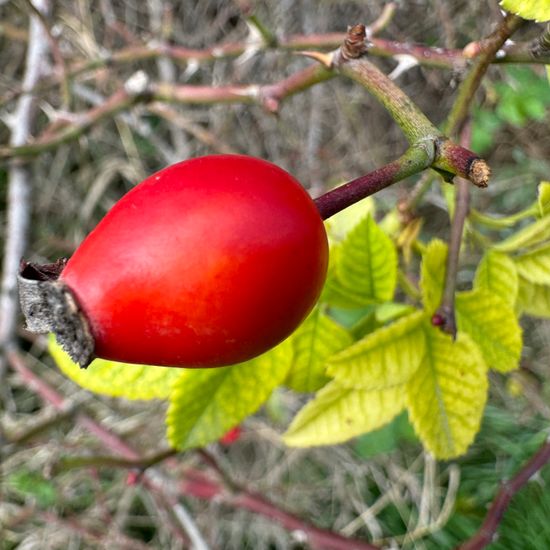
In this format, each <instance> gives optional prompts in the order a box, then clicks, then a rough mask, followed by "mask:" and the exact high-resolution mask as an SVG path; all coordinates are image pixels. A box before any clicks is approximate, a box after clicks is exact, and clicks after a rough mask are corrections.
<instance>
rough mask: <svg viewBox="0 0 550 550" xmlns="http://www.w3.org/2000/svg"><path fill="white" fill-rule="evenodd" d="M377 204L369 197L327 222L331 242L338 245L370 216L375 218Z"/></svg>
mask: <svg viewBox="0 0 550 550" xmlns="http://www.w3.org/2000/svg"><path fill="white" fill-rule="evenodd" d="M374 212H375V203H374V199H373V198H372V197H367V198H366V199H363V200H361V201H359V202H356V203H355V204H352V205H351V206H348V207H347V208H344V210H341V211H340V212H338V213H337V214H335V215H334V216H332V217H331V218H329V219H328V220H327V221H326V222H325V227H326V229H327V234H328V236H329V239H330V241H331V242H334V243H338V242H341V241H343V240H344V239H345V237H346V236H347V234H348V233H349V232H350V231H351V230H352V229H353V228H354V227H355V226H356V225H358V224H359V223H361V221H362V220H364V219H365V218H366V217H367V216H368V215H371V216H374Z"/></svg>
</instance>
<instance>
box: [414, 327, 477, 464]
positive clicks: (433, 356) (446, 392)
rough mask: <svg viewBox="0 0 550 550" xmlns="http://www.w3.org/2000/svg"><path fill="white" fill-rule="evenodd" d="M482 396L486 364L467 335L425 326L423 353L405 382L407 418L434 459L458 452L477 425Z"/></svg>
mask: <svg viewBox="0 0 550 550" xmlns="http://www.w3.org/2000/svg"><path fill="white" fill-rule="evenodd" d="M486 399H487V367H486V365H485V362H484V361H483V357H482V356H481V353H480V352H479V349H478V348H477V346H476V345H475V344H474V343H473V342H472V340H471V339H470V338H469V336H468V335H467V334H464V333H459V334H458V338H457V339H456V341H454V342H453V339H452V338H451V336H449V335H448V334H445V333H443V332H442V331H440V330H439V329H436V328H434V327H431V326H429V325H426V353H425V355H424V360H423V361H422V364H421V365H420V367H419V369H418V370H417V371H416V374H415V375H414V376H413V377H412V378H411V380H410V381H409V383H408V384H407V405H408V409H409V419H410V420H411V422H412V424H413V426H414V429H415V431H416V433H417V435H418V436H419V437H420V439H421V440H422V442H423V443H424V446H425V447H426V449H428V450H429V451H430V452H431V453H432V454H433V455H434V456H435V457H436V458H439V459H449V458H454V457H457V456H459V455H461V454H463V453H464V452H466V449H467V448H468V446H469V445H470V444H471V443H472V441H473V440H474V437H475V435H476V433H477V432H478V430H479V426H480V422H481V417H482V414H483V409H484V407H485V401H486Z"/></svg>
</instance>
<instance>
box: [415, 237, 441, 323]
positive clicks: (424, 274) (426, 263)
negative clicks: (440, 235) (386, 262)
mask: <svg viewBox="0 0 550 550" xmlns="http://www.w3.org/2000/svg"><path fill="white" fill-rule="evenodd" d="M446 261H447V245H446V244H445V243H444V242H443V241H441V240H439V239H434V240H433V241H431V242H430V243H429V244H428V246H427V247H426V250H425V251H424V254H423V256H422V267H421V273H420V288H421V289H422V301H423V303H424V309H425V310H426V312H427V313H429V314H432V313H434V312H435V310H436V309H437V308H438V306H439V304H440V302H441V295H442V293H443V283H444V280H445V263H446Z"/></svg>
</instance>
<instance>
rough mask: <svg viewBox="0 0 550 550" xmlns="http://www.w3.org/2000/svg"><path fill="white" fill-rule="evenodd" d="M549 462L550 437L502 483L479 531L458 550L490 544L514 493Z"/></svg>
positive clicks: (475, 548)
mask: <svg viewBox="0 0 550 550" xmlns="http://www.w3.org/2000/svg"><path fill="white" fill-rule="evenodd" d="M548 462H550V439H547V440H546V442H545V443H544V444H543V445H542V447H541V448H540V449H539V450H538V451H537V453H536V454H535V455H534V456H532V457H531V459H530V460H529V461H528V462H527V463H526V464H525V465H524V466H523V467H522V468H521V470H520V471H519V472H518V473H517V474H516V475H515V476H514V477H513V478H512V479H511V480H510V481H507V482H505V483H503V484H502V485H501V487H500V491H499V492H498V494H497V496H496V497H495V499H494V500H493V503H492V504H491V507H490V508H489V511H488V512H487V515H486V516H485V519H484V521H483V523H482V525H481V527H480V528H479V530H478V532H477V533H476V534H475V535H474V536H473V537H472V538H470V539H469V540H467V541H466V542H465V543H463V544H462V545H460V546H459V547H458V549H457V550H481V549H482V548H485V547H486V546H488V545H489V544H490V543H491V542H492V541H493V540H494V538H495V534H496V532H497V529H498V526H499V524H500V522H501V520H502V517H503V516H504V512H505V511H506V508H508V505H509V504H510V501H511V500H512V498H513V497H514V495H515V494H516V493H517V492H518V491H519V490H520V489H521V488H522V487H523V486H524V485H525V484H526V483H527V482H528V481H529V480H530V479H531V478H532V477H533V476H534V475H535V474H536V473H537V472H538V471H539V470H540V469H541V468H543V467H544V466H545V465H546V464H547V463H548Z"/></svg>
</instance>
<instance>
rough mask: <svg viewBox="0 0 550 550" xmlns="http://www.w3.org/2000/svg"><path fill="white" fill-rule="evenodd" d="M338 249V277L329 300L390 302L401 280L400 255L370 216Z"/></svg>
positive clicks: (337, 302) (346, 304)
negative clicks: (398, 270) (398, 255)
mask: <svg viewBox="0 0 550 550" xmlns="http://www.w3.org/2000/svg"><path fill="white" fill-rule="evenodd" d="M333 249H336V250H334V254H335V255H334V273H333V275H334V278H333V279H331V280H330V281H329V283H328V284H329V287H331V288H332V292H331V291H330V288H329V290H328V291H327V294H326V295H325V299H326V300H327V301H328V302H329V303H331V304H333V305H336V306H342V307H363V306H366V305H369V304H372V303H380V302H388V301H390V300H391V299H392V298H393V294H394V292H395V285H396V281H397V253H396V250H395V246H394V245H393V243H392V241H391V239H390V238H389V237H388V236H387V235H386V234H385V233H384V232H383V231H382V230H381V229H380V228H379V227H378V226H377V225H376V223H375V222H374V220H373V219H372V217H371V216H370V215H369V216H367V217H366V218H364V219H363V220H362V221H361V223H359V224H358V225H356V226H355V227H354V228H353V230H352V231H351V232H350V233H349V234H348V236H347V237H346V239H345V240H344V241H343V242H342V243H341V244H339V245H338V246H335V247H333Z"/></svg>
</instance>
